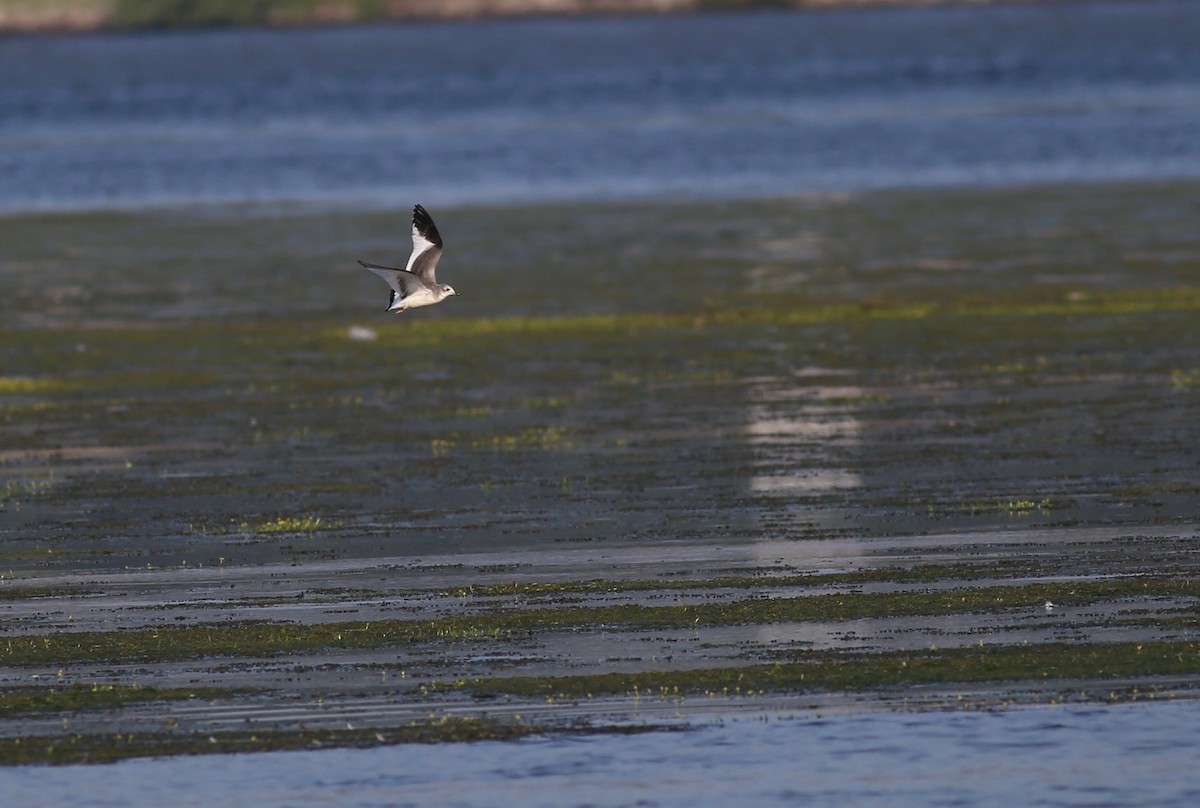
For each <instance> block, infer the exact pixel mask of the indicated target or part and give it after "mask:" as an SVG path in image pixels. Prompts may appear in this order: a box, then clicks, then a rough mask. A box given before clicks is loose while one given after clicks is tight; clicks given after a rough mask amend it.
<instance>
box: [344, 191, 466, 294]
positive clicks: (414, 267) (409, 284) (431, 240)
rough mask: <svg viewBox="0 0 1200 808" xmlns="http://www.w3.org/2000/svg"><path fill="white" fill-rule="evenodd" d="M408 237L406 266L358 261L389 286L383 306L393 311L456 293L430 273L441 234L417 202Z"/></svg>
mask: <svg viewBox="0 0 1200 808" xmlns="http://www.w3.org/2000/svg"><path fill="white" fill-rule="evenodd" d="M412 239H413V251H412V255H410V256H409V257H408V266H406V267H405V268H404V269H398V268H396V267H384V266H380V265H379V264H368V263H367V262H366V261H359V262H358V263H360V264H362V265H363V266H364V267H366V268H367V269H369V270H371V271H372V272H374V273H375V274H376V275H378V276H379V277H381V278H383V279H384V280H385V281H387V282H388V286H390V287H392V296H391V297H390V298H388V307H387V310H388V311H394V312H396V313H397V314H403V313H404V312H406V311H408V310H409V309H415V308H417V307H418V306H432V305H433V304H434V303H441V302H442V300H444V299H445V298H447V297H450V295H456V294H458V292H456V291H454V287H452V286H448V285H446V284H444V283H438V282H437V279H436V278H435V277H434V275H433V273H434V272H435V271H436V270H437V262H438V259H439V258H441V257H442V236H441V234H440V233H438V229H437V225H435V224H434V223H433V217H431V216H430V215H429V213H428V211H426V210H425V208H423V207H421V206H420V205H417V206H416V207H414V208H413V215H412Z"/></svg>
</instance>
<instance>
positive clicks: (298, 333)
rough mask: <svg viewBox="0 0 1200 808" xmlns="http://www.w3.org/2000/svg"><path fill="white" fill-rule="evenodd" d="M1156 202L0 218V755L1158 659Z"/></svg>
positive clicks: (828, 698) (1049, 193) (1192, 389)
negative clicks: (387, 282)
mask: <svg viewBox="0 0 1200 808" xmlns="http://www.w3.org/2000/svg"><path fill="white" fill-rule="evenodd" d="M1198 206H1200V183H1196V182H1155V183H1124V184H1080V185H1055V186H1044V187H1024V188H1007V189H975V190H929V189H927V190H921V191H887V192H872V193H861V194H857V193H845V194H833V195H824V196H810V197H801V198H778V199H759V200H723V201H704V202H655V201H641V202H632V203H620V204H616V203H612V204H596V203H587V204H583V203H580V204H559V205H553V206H549V205H547V206H539V205H514V206H506V207H464V208H450V209H442V210H435V211H432V212H433V214H434V215H435V217H437V221H438V223H439V227H440V228H441V229H442V231H443V234H444V235H445V237H446V240H447V252H446V255H445V257H444V258H443V261H442V264H441V265H440V266H439V279H440V280H443V281H444V282H447V283H451V284H453V285H454V286H455V288H456V289H457V290H459V292H460V295H459V296H458V297H456V298H453V299H451V300H449V301H447V302H446V303H445V304H443V305H441V306H438V307H437V308H436V310H434V309H429V310H424V311H419V312H411V313H408V314H405V315H403V316H401V317H395V316H392V315H387V314H385V312H384V311H383V309H384V307H385V303H386V298H387V295H386V291H385V289H384V288H383V285H382V284H380V283H379V281H378V279H377V278H375V277H374V276H373V275H371V274H370V273H368V272H365V271H363V270H362V269H361V268H359V267H357V266H356V265H355V263H354V262H355V259H357V258H364V259H367V260H379V261H381V262H384V263H387V262H388V261H395V260H397V259H402V258H403V256H405V255H406V254H407V252H408V243H407V239H408V233H407V211H406V210H395V211H393V210H366V211H364V210H349V209H328V208H313V207H306V206H300V205H297V206H271V207H266V206H241V207H237V206H235V207H181V208H171V209H161V210H150V211H140V212H129V213H121V212H103V213H62V214H39V215H18V216H10V217H5V218H0V241H2V242H3V243H4V244H5V245H6V249H5V255H4V258H3V261H2V262H0V281H2V282H3V284H4V289H5V294H4V295H3V298H2V299H0V322H2V325H0V358H2V365H0V415H2V417H0V481H2V482H0V614H2V615H3V626H4V636H3V638H2V639H0V760H3V761H6V762H9V763H14V762H33V761H47V762H67V761H79V760H103V759H112V758H114V757H124V756H137V755H146V754H167V753H173V752H201V751H229V750H241V749H269V748H290V747H297V746H311V745H313V744H314V743H320V744H323V745H373V744H380V743H393V742H401V741H407V740H436V739H450V738H473V737H499V738H505V737H518V736H520V735H523V734H528V733H530V732H544V731H553V730H556V729H564V728H566V729H571V730H573V731H630V730H631V729H639V730H640V729H645V728H653V727H655V726H657V722H658V721H659V720H661V719H665V718H667V717H671V718H672V719H674V717H676V716H679V715H684V716H686V715H687V714H688V713H689V711H703V712H704V713H706V714H712V713H713V712H720V711H738V710H744V709H747V708H748V707H752V708H755V709H757V708H762V707H770V706H789V707H796V706H804V705H821V706H822V707H823V708H824V709H834V708H837V707H849V706H853V707H855V708H862V707H864V706H874V705H885V706H886V705H894V704H900V703H905V704H909V705H943V704H946V703H955V704H958V703H966V704H970V705H994V704H1002V703H1006V702H1011V701H1050V700H1061V699H1081V700H1112V699H1125V698H1149V697H1157V698H1167V697H1190V696H1193V695H1194V694H1195V686H1196V684H1197V681H1198V680H1200V648H1198V647H1197V642H1196V637H1197V599H1196V598H1197V594H1198V593H1197V590H1196V584H1195V580H1196V566H1197V558H1198V556H1197V551H1198V550H1200V532H1198V529H1197V528H1198V525H1200V513H1198V512H1197V503H1198V502H1200V474H1198V471H1200V469H1198V468H1197V458H1198V455H1197V447H1198V446H1200V419H1198V418H1197V417H1196V416H1197V413H1198V412H1200V317H1198V316H1197V315H1198V313H1200V285H1197V282H1196V279H1197V268H1198V266H1200V231H1197V228H1196V227H1195V216H1196V211H1197V209H1198Z"/></svg>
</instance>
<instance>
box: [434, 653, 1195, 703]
mask: <svg viewBox="0 0 1200 808" xmlns="http://www.w3.org/2000/svg"><path fill="white" fill-rule="evenodd" d="M803 657H804V661H801V662H773V663H767V664H762V665H753V666H744V667H743V666H739V667H725V668H710V669H701V670H686V671H654V672H649V673H636V674H624V673H609V674H597V675H583V676H558V677H512V678H494V679H486V680H474V681H465V682H459V683H456V684H454V685H453V687H455V688H461V689H466V690H470V691H471V692H472V693H474V694H475V695H476V696H477V697H483V698H486V697H489V696H497V695H513V696H523V697H541V698H551V699H567V698H591V697H600V696H612V695H645V696H648V697H651V696H664V697H670V696H677V695H744V696H753V695H756V694H759V695H761V694H763V693H767V692H778V691H797V690H867V689H881V688H900V689H903V688H911V687H916V686H921V685H931V684H940V685H946V684H976V683H982V682H1011V681H1029V680H1033V681H1045V680H1049V679H1054V680H1064V681H1069V682H1072V683H1074V684H1075V685H1078V684H1081V683H1088V682H1096V681H1103V680H1106V679H1117V678H1130V677H1151V676H1165V675H1189V676H1195V675H1197V674H1200V644H1198V643H1196V642H1145V643H1046V644H1037V645H983V644H981V645H979V646H975V647H970V648H952V649H929V650H924V651H896V652H884V653H872V654H835V653H824V654H820V653H815V652H807V653H805V654H803Z"/></svg>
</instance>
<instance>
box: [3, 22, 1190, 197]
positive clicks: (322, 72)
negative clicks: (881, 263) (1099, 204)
mask: <svg viewBox="0 0 1200 808" xmlns="http://www.w3.org/2000/svg"><path fill="white" fill-rule="evenodd" d="M1198 41H1200V3H1195V2H1161V3H1159V2H1155V3H1143V2H1127V3H1099V4H1084V3H1069V4H1061V5H1059V4H1051V5H1045V6H1031V7H996V8H958V9H925V10H920V9H917V10H912V9H908V10H889V11H854V12H829V13H805V14H793V13H766V14H722V15H711V16H703V15H702V16H685V17H664V18H658V17H637V18H625V19H590V20H586V21H578V20H557V19H534V20H520V21H490V22H472V23H465V24H463V23H458V24H413V25H403V26H382V27H363V28H344V29H328V30H297V31H217V32H199V33H169V34H168V33H154V34H138V35H101V36H86V37H36V38H10V39H0V76H3V77H4V80H3V81H0V210H6V211H19V210H29V209H62V208H72V209H74V208H90V207H104V206H122V207H129V206H132V207H139V206H144V205H153V204H159V203H187V202H195V201H245V200H257V201H290V200H305V201H318V202H323V203H328V202H347V203H354V204H367V205H372V206H373V205H383V206H388V205H401V206H402V205H406V204H410V203H411V200H412V199H414V198H419V199H421V200H423V201H425V202H426V204H439V205H444V204H448V203H462V202H488V201H504V200H546V199H564V198H570V199H590V198H598V197H629V196H673V195H674V196H678V195H702V196H708V197H713V196H717V197H719V196H728V195H737V196H753V195H790V194H796V193H804V192H809V191H814V190H817V191H819V190H828V189H863V188H875V187H890V186H914V185H928V184H953V185H958V184H979V183H985V184H993V183H1024V182H1042V181H1061V180H1076V179H1085V180H1092V179H1128V178H1162V177H1178V176H1196V175H1198V174H1200V48H1197V47H1196V46H1195V43H1196V42H1198Z"/></svg>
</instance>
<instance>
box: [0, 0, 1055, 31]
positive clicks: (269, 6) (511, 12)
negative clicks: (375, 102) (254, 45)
mask: <svg viewBox="0 0 1200 808" xmlns="http://www.w3.org/2000/svg"><path fill="white" fill-rule="evenodd" d="M1058 1H1059V2H1062V1H1064V0H1058ZM1044 2H1047V0H403V2H387V3H382V4H376V3H365V2H359V0H311V2H305V3H295V2H290V3H289V2H282V1H281V2H270V0H268V2H265V3H261V4H257V5H256V6H250V7H248V5H249V4H247V5H243V6H242V7H241V8H238V7H237V5H236V4H228V3H223V2H213V3H211V4H209V5H208V6H205V4H199V5H200V7H199V8H197V9H192V10H189V11H176V12H172V11H171V10H169V9H154V8H151V9H146V8H145V7H144V4H133V3H129V4H126V3H122V2H121V0H60V1H59V2H37V1H36V0H0V35H5V34H8V35H14V34H36V33H89V32H96V31H111V30H135V31H136V30H154V29H179V28H222V27H247V26H249V27H270V28H287V27H309V26H323V25H353V24H369V23H378V22H404V21H422V20H424V21H429V20H469V19H486V18H499V17H532V16H559V17H574V16H587V15H623V14H680V13H683V14H686V13H696V12H713V11H718V12H719V11H755V10H757V11H768V10H775V11H784V10H792V11H830V10H845V9H868V8H900V7H914V8H915V7H932V6H984V5H989V6H991V5H1015V4H1021V5H1030V4H1033V3H1044ZM135 6H137V7H135Z"/></svg>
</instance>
